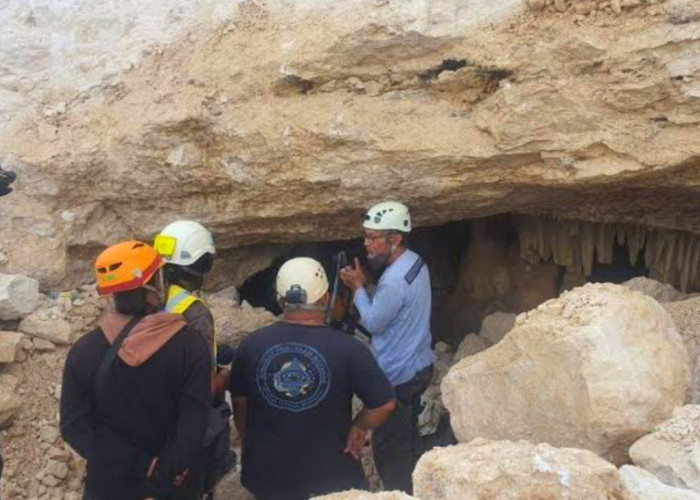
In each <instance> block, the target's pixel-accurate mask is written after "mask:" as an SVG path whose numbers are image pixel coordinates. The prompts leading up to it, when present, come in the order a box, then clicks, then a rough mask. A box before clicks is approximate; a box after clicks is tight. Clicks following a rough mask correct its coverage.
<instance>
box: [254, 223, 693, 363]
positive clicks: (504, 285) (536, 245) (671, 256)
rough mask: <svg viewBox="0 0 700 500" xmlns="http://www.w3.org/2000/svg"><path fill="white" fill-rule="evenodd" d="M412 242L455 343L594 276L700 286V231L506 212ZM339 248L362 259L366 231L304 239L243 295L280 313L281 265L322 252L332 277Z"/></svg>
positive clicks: (440, 328) (423, 233)
mask: <svg viewBox="0 0 700 500" xmlns="http://www.w3.org/2000/svg"><path fill="white" fill-rule="evenodd" d="M409 247H410V248H412V249H413V250H415V251H416V252H418V253H419V254H421V255H422V256H423V257H424V258H425V259H426V261H427V263H428V266H429V268H430V273H431V280H432V287H433V317H432V321H433V324H432V329H433V337H434V339H435V341H436V342H437V341H443V342H446V343H447V344H449V345H450V346H451V347H452V348H453V349H456V348H457V346H458V345H459V343H460V341H461V340H462V339H463V338H464V337H465V336H466V335H467V334H468V333H471V332H478V331H479V327H480V325H481V322H482V320H483V318H484V317H486V316H487V315H489V314H491V313H494V312H497V311H502V312H510V313H520V312H524V311H527V310H529V309H532V308H534V307H536V306H538V305H539V304H541V303H542V302H544V301H546V300H548V299H551V298H554V297H557V296H558V295H559V294H560V293H562V292H563V291H566V290H568V289H571V288H574V287H576V286H580V285H582V284H584V283H586V282H589V281H592V282H613V283H622V282H625V281H627V280H629V279H631V278H634V277H639V276H646V277H651V278H654V279H656V280H658V281H661V282H664V283H668V284H671V285H673V286H675V287H677V288H680V289H682V290H683V291H693V290H697V289H698V288H700V287H699V285H700V278H699V277H698V261H700V239H699V237H698V236H697V235H695V234H691V233H684V232H680V231H674V230H667V229H659V228H652V227H648V226H636V225H626V224H601V223H591V222H584V221H577V220H569V219H561V218H554V217H548V216H534V215H524V214H514V213H513V214H511V213H507V214H500V215H496V216H491V217H486V218H480V219H469V220H462V221H456V222H450V223H448V224H444V225H441V226H433V227H421V228H417V229H416V230H414V232H413V233H412V234H411V236H410V238H409ZM340 250H345V251H346V252H347V254H348V256H349V257H355V256H357V257H359V258H360V259H361V260H363V259H364V249H363V247H362V242H361V241H360V239H359V238H357V239H352V240H345V241H332V242H316V243H314V242H309V243H303V244H299V245H297V246H296V247H294V248H293V249H292V250H291V251H290V252H288V253H287V254H285V255H283V256H281V257H279V258H277V259H276V260H275V261H274V263H273V264H272V265H271V266H269V267H268V268H266V269H264V270H263V271H261V272H259V273H257V274H255V275H253V276H251V277H249V278H248V279H247V280H246V281H245V283H244V284H243V285H242V286H241V288H240V294H241V299H243V300H246V301H247V302H249V303H250V304H251V305H253V306H257V307H265V308H267V309H268V310H270V311H272V312H273V313H275V314H279V313H280V309H279V306H278V305H277V302H276V300H275V296H274V291H273V287H274V280H275V276H276V273H277V270H278V269H279V267H280V266H281V265H282V263H283V262H285V261H286V260H287V259H289V258H291V257H298V256H309V257H313V258H316V259H318V260H319V261H321V262H322V263H323V265H324V266H325V268H326V271H327V273H328V277H329V280H331V282H332V280H333V278H334V276H335V264H334V256H335V255H337V253H338V252H339V251H340Z"/></svg>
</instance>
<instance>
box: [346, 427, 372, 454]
mask: <svg viewBox="0 0 700 500" xmlns="http://www.w3.org/2000/svg"><path fill="white" fill-rule="evenodd" d="M368 435H369V432H368V431H366V430H364V429H362V428H360V427H358V426H356V425H351V426H350V431H349V432H348V440H347V443H346V445H345V451H344V453H347V454H349V455H350V456H351V457H352V458H354V459H355V460H359V459H360V458H361V456H362V448H364V447H365V444H366V443H367V437H368Z"/></svg>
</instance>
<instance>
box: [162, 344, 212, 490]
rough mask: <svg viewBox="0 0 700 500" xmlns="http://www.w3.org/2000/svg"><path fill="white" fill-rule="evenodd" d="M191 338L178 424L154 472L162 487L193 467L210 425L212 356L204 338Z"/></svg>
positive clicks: (181, 392) (170, 483)
mask: <svg viewBox="0 0 700 500" xmlns="http://www.w3.org/2000/svg"><path fill="white" fill-rule="evenodd" d="M192 338H193V342H192V344H191V348H190V349H188V351H187V353H188V355H189V356H188V357H187V358H186V360H185V366H184V367H183V369H184V370H185V374H184V379H183V384H182V388H181V391H180V399H179V403H178V415H177V423H176V425H175V429H174V432H173V434H172V435H171V436H170V437H169V438H168V440H167V441H166V444H165V446H164V447H163V449H162V450H161V451H160V453H159V454H158V459H157V462H156V465H155V469H154V471H153V477H154V482H155V483H157V484H158V483H159V484H161V485H172V483H173V481H174V479H175V477H176V476H177V475H178V474H180V473H182V472H183V471H185V470H186V469H187V468H188V467H190V465H192V463H193V462H194V461H195V459H196V457H197V455H198V453H199V452H200V450H201V446H202V439H203V437H204V433H205V432H206V429H207V425H208V422H209V406H210V400H211V393H210V382H211V380H210V374H211V356H210V354H209V349H208V347H207V346H206V342H205V341H204V339H202V338H201V337H199V336H193V337H192Z"/></svg>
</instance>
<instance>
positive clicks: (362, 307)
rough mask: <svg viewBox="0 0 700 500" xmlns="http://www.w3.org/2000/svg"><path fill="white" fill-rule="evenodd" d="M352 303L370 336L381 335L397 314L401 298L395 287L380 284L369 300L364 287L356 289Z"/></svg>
mask: <svg viewBox="0 0 700 500" xmlns="http://www.w3.org/2000/svg"><path fill="white" fill-rule="evenodd" d="M354 302H355V306H357V310H358V311H359V312H360V317H361V322H362V324H363V325H364V326H365V328H367V330H369V331H370V333H371V334H372V335H381V334H382V333H384V331H385V330H386V328H387V327H388V326H389V323H391V321H392V320H393V319H394V318H395V317H396V316H397V314H398V313H399V310H400V309H401V303H402V296H401V293H400V291H399V290H398V289H397V288H396V287H395V286H393V285H390V284H386V283H380V285H379V286H378V287H377V291H376V293H375V294H374V297H371V298H370V296H369V295H368V294H367V291H366V290H365V288H364V287H360V288H358V289H357V290H356V291H355V298H354Z"/></svg>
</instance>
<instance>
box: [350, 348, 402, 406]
mask: <svg viewBox="0 0 700 500" xmlns="http://www.w3.org/2000/svg"><path fill="white" fill-rule="evenodd" d="M350 340H352V344H353V345H352V349H351V352H352V355H351V357H350V385H351V387H352V391H353V393H354V394H356V395H357V397H358V398H360V400H361V401H362V403H364V405H365V407H367V408H369V409H370V410H371V409H373V408H379V407H380V406H382V405H385V404H387V403H388V402H389V401H391V400H393V399H394V398H395V396H394V388H393V387H392V386H391V383H390V382H389V379H387V378H386V375H384V372H382V369H381V368H379V365H378V364H377V361H376V360H375V359H374V356H373V355H372V353H371V352H370V350H369V349H367V348H366V347H365V346H363V345H362V344H361V343H360V342H358V341H357V340H354V339H350Z"/></svg>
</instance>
